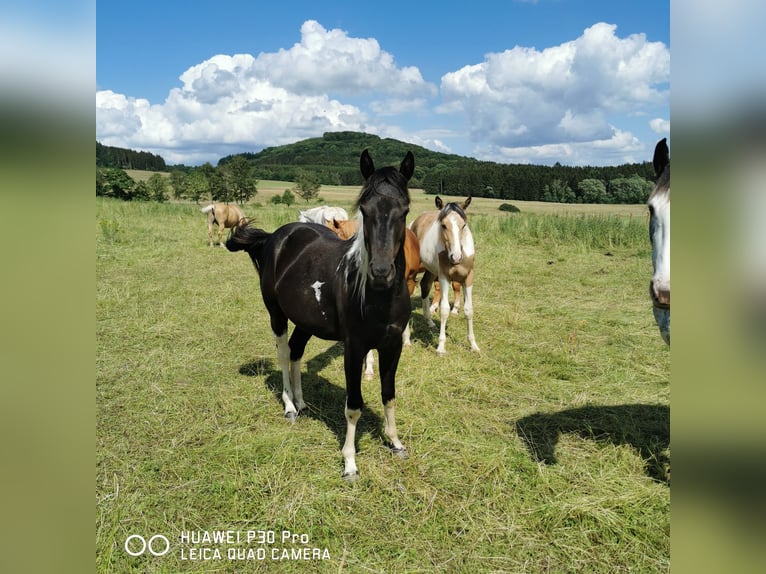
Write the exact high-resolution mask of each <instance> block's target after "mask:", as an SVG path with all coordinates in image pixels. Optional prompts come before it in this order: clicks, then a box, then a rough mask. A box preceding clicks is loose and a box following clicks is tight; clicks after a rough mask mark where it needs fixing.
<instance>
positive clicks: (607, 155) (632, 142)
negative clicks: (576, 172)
mask: <svg viewBox="0 0 766 574" xmlns="http://www.w3.org/2000/svg"><path fill="white" fill-rule="evenodd" d="M611 130H612V133H611V134H610V135H609V137H607V138H604V139H594V140H591V141H580V142H578V141H569V142H562V143H551V144H544V145H535V146H523V147H522V146H519V147H507V146H494V145H489V146H482V147H480V148H479V149H478V153H479V155H480V156H481V157H482V158H484V159H486V160H489V161H497V162H502V163H529V164H547V165H551V164H553V163H555V162H560V163H562V164H566V165H617V164H623V163H639V162H643V161H647V157H648V156H647V153H648V152H647V151H646V148H645V146H644V145H643V144H642V143H641V142H640V141H639V140H638V138H637V137H635V136H634V135H633V134H631V133H629V132H625V131H621V130H619V129H617V128H614V127H612V128H611Z"/></svg>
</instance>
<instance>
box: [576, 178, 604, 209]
mask: <svg viewBox="0 0 766 574" xmlns="http://www.w3.org/2000/svg"><path fill="white" fill-rule="evenodd" d="M577 189H578V191H579V192H580V195H581V196H582V200H583V203H607V200H608V198H607V195H606V185H604V182H603V181H601V180H600V179H592V178H588V179H583V180H582V181H581V182H580V183H578V184H577Z"/></svg>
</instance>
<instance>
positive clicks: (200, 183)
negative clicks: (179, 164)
mask: <svg viewBox="0 0 766 574" xmlns="http://www.w3.org/2000/svg"><path fill="white" fill-rule="evenodd" d="M186 192H187V194H188V196H187V197H188V198H189V199H191V200H192V201H194V202H195V203H199V202H200V199H202V198H207V197H210V186H209V185H208V182H207V178H206V177H205V174H203V173H202V172H201V171H200V170H197V169H195V170H194V171H193V172H191V173H190V174H189V176H188V177H187V179H186Z"/></svg>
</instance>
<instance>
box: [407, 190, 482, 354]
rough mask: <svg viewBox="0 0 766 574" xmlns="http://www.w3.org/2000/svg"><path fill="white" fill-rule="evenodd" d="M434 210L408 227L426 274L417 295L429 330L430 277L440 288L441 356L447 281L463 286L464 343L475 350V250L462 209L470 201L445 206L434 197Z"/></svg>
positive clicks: (476, 346) (438, 198)
mask: <svg viewBox="0 0 766 574" xmlns="http://www.w3.org/2000/svg"><path fill="white" fill-rule="evenodd" d="M435 203H436V207H437V211H428V212H426V213H423V214H421V215H420V216H418V218H417V219H415V221H413V222H412V223H411V224H410V229H412V231H414V232H415V235H417V237H418V240H419V241H420V260H421V262H422V263H423V267H425V270H426V272H425V273H424V274H423V278H422V279H421V280H420V294H421V297H422V299H423V316H424V317H425V319H426V321H427V322H428V324H429V326H431V327H433V326H435V325H434V322H433V321H432V320H431V311H430V309H429V306H430V305H429V301H428V293H429V291H430V290H431V284H432V283H433V281H434V278H438V280H439V286H440V288H441V293H442V297H441V301H440V304H439V314H440V318H441V326H440V329H439V346H438V347H437V349H436V352H437V353H438V354H440V355H443V354H444V353H445V352H446V351H445V349H444V345H445V343H446V341H447V318H448V317H449V313H450V307H449V300H448V297H447V294H448V292H449V291H448V289H449V284H450V281H457V282H458V283H460V284H461V285H463V287H464V289H463V294H464V298H465V303H464V305H463V311H464V313H465V319H466V322H467V323H468V342H469V343H470V344H471V350H472V351H478V350H479V346H478V345H477V344H476V337H475V336H474V334H473V296H472V295H473V263H474V256H475V254H476V249H475V247H474V243H473V235H472V234H471V230H470V229H469V228H468V220H467V219H466V215H465V210H466V208H467V207H468V206H469V205H470V204H471V198H470V197H469V198H468V199H466V200H465V201H464V202H463V203H462V205H458V204H457V203H455V202H451V203H447V204H446V205H445V204H444V202H443V201H442V199H441V198H440V197H439V196H436V201H435Z"/></svg>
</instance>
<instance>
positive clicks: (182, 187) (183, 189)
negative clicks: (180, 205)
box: [170, 170, 189, 199]
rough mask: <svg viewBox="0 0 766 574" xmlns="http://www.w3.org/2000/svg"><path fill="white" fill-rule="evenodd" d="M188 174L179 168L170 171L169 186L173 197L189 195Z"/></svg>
mask: <svg viewBox="0 0 766 574" xmlns="http://www.w3.org/2000/svg"><path fill="white" fill-rule="evenodd" d="M188 180H189V176H187V175H186V174H185V173H184V172H182V171H179V170H173V171H171V172H170V186H171V187H172V188H173V197H174V198H175V199H182V198H184V197H188V196H189V189H188V187H189V181H188Z"/></svg>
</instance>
